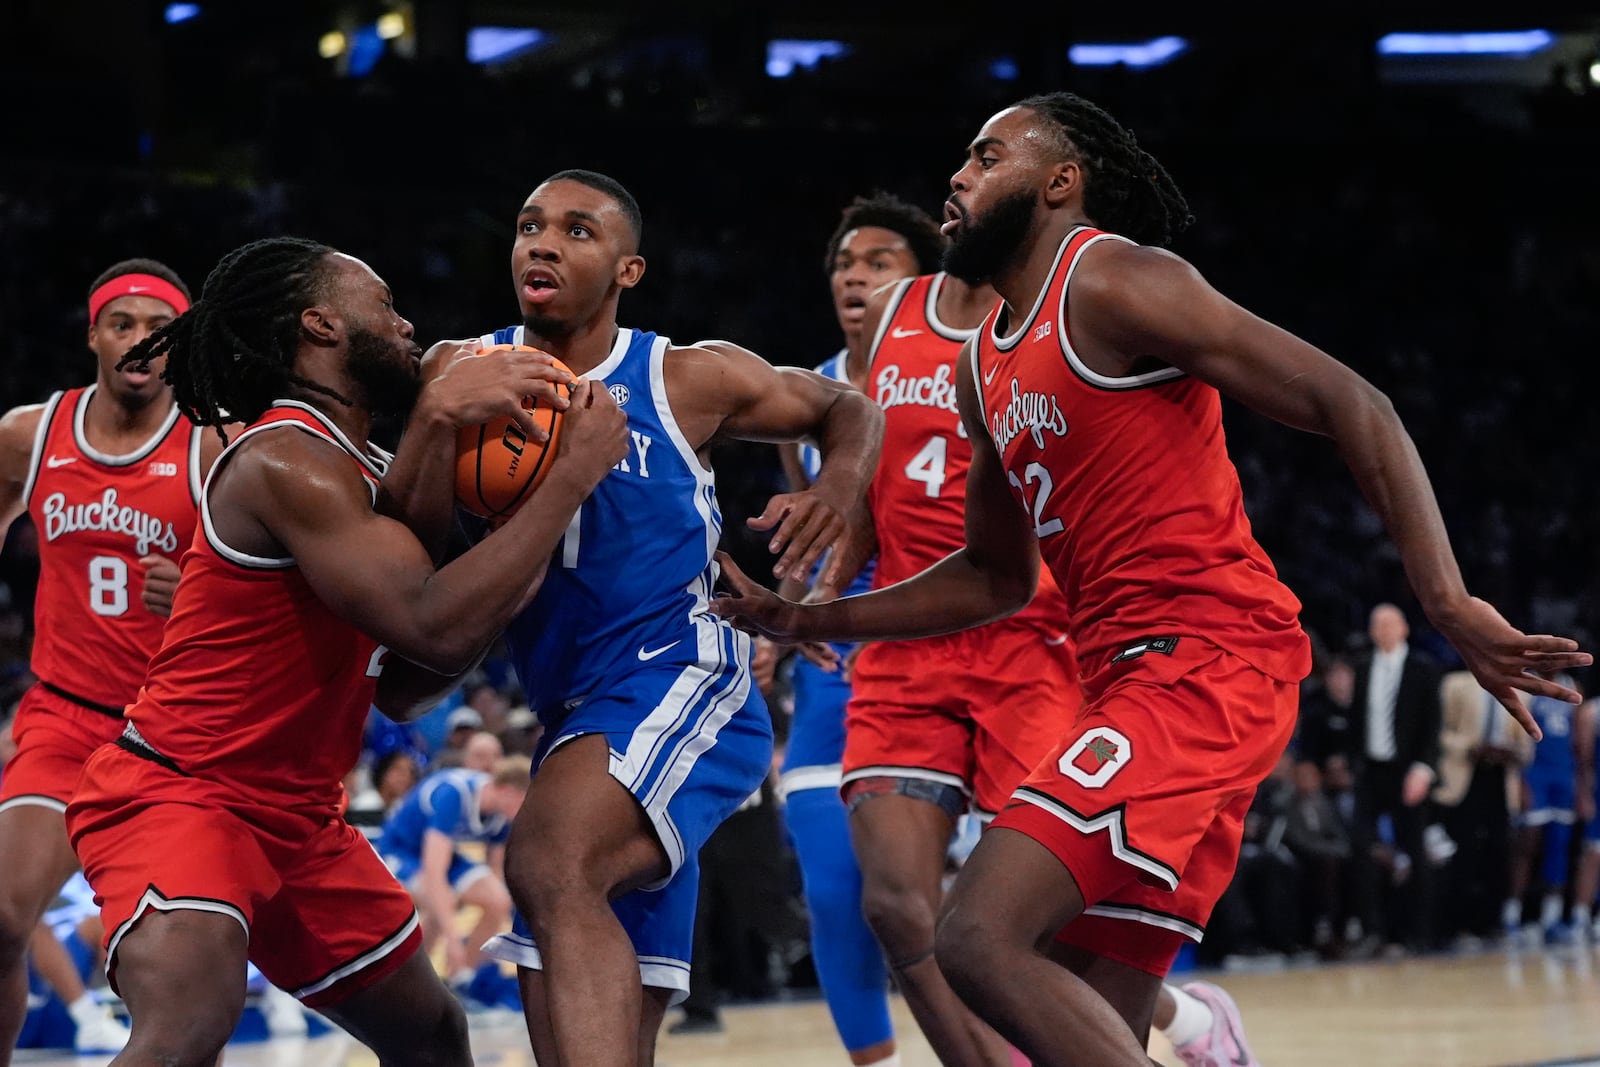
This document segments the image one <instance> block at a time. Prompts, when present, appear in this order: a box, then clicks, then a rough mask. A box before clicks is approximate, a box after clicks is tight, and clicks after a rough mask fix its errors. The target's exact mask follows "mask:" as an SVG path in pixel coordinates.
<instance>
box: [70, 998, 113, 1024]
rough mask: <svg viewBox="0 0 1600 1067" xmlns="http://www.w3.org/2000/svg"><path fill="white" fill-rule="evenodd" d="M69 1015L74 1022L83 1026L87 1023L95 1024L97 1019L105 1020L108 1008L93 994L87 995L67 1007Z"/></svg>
mask: <svg viewBox="0 0 1600 1067" xmlns="http://www.w3.org/2000/svg"><path fill="white" fill-rule="evenodd" d="M67 1014H68V1015H70V1016H72V1021H73V1022H75V1023H77V1024H78V1025H79V1026H83V1025H84V1024H86V1023H92V1022H94V1021H95V1020H96V1019H104V1018H105V1017H106V1014H107V1013H106V1006H105V1005H104V1004H102V1003H100V1002H99V1001H98V1000H96V999H94V994H93V993H85V994H84V995H83V996H81V997H79V998H78V999H77V1000H74V1001H73V1002H72V1003H71V1004H68V1005H67Z"/></svg>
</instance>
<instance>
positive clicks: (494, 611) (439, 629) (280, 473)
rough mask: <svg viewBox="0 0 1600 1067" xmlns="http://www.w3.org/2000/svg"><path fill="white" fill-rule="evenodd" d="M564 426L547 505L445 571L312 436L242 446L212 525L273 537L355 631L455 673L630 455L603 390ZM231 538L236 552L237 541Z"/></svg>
mask: <svg viewBox="0 0 1600 1067" xmlns="http://www.w3.org/2000/svg"><path fill="white" fill-rule="evenodd" d="M566 419H567V422H566V423H565V429H564V432H563V437H562V441H561V444H560V446H559V448H558V451H557V454H556V460H555V463H554V464H552V466H551V468H550V473H549V474H548V475H547V476H546V479H545V482H544V484H542V485H541V486H540V487H539V492H538V494H537V496H536V497H535V498H534V499H532V500H530V501H529V503H528V504H527V505H525V506H524V507H522V508H521V509H520V510H519V511H518V512H517V513H516V514H515V515H513V516H512V517H511V518H510V519H509V520H508V521H507V522H506V524H505V525H504V526H502V527H501V528H500V529H499V530H497V531H495V532H494V533H492V534H490V535H489V536H488V537H486V538H484V540H483V541H481V542H480V543H478V544H477V545H475V546H473V547H472V548H471V549H470V550H469V551H467V552H466V553H464V554H463V555H462V556H461V557H459V558H458V559H456V560H454V561H452V562H451V563H450V564H448V565H447V566H445V567H442V568H439V569H438V570H437V571H436V570H435V569H434V565H433V561H432V559H431V558H430V557H429V555H428V552H427V550H426V549H425V548H424V547H423V545H422V543H421V542H420V541H418V540H417V538H416V536H415V535H414V534H413V533H412V532H411V531H410V530H409V529H408V528H407V527H406V526H405V525H404V524H403V523H401V522H399V521H397V520H394V519H391V518H388V517H387V516H384V515H379V514H378V513H377V512H375V511H374V510H373V509H372V507H371V504H370V503H369V502H370V500H371V495H370V492H369V490H368V489H367V486H366V483H365V482H364V480H363V479H362V478H361V476H360V474H359V473H358V472H357V471H356V469H355V467H354V465H353V464H352V463H350V461H349V460H348V459H347V458H346V457H345V456H343V455H342V454H340V452H339V451H338V450H337V449H335V448H334V447H333V446H332V445H331V444H329V443H327V442H325V441H321V440H318V439H316V438H314V437H312V436H310V435H307V434H299V433H274V434H267V435H264V436H262V437H258V438H255V439H254V440H252V441H249V442H247V443H246V444H245V445H244V446H242V447H241V450H240V454H239V456H238V458H237V459H236V460H235V461H234V462H233V464H232V465H231V466H230V467H228V468H225V469H224V470H223V472H222V478H221V480H220V483H219V484H218V485H216V486H215V487H214V495H213V497H212V511H213V515H214V517H215V518H216V521H217V524H218V527H219V529H221V528H222V526H223V522H224V521H227V522H230V523H231V524H232V525H233V526H236V527H238V528H239V529H240V530H241V531H242V532H243V536H244V537H249V536H250V525H249V524H252V523H253V524H255V526H256V529H257V530H260V531H265V533H266V535H268V536H269V537H270V538H272V539H273V540H274V541H275V542H276V543H277V544H279V545H281V546H282V548H283V550H284V552H285V554H287V555H290V556H292V557H294V560H295V562H296V564H297V565H298V566H299V568H300V571H301V573H302V574H303V575H304V576H305V578H306V581H307V582H308V583H310V585H311V588H312V589H313V590H314V591H315V592H316V594H317V595H318V597H320V598H321V599H322V601H323V602H324V603H325V604H326V605H327V606H328V607H329V608H330V609H332V610H333V611H334V612H335V613H336V614H337V615H338V616H339V617H341V618H342V619H344V620H345V621H347V622H349V623H350V624H351V625H353V626H356V627H358V628H360V629H361V630H362V631H364V632H365V633H367V634H369V635H371V636H372V637H374V638H376V639H377V640H378V641H380V642H381V643H383V644H385V645H387V646H389V648H390V649H391V650H392V651H393V652H394V653H395V654H397V655H399V656H402V657H404V658H406V659H408V660H411V661H412V662H413V663H417V664H420V665H421V666H423V667H426V668H428V669H429V670H431V671H434V672H437V673H439V674H445V675H449V674H454V673H457V672H459V671H461V670H464V669H465V668H466V667H467V666H468V665H469V664H470V663H471V662H472V661H473V659H474V657H476V656H477V655H478V654H479V652H480V651H481V650H482V649H483V648H484V646H486V645H487V644H488V643H489V642H490V641H491V640H492V639H493V638H494V637H495V636H496V635H497V634H499V633H500V631H501V630H502V629H504V627H505V626H506V624H507V623H509V622H510V621H511V618H512V617H513V616H514V615H515V614H516V612H517V610H518V609H519V608H520V607H521V606H522V605H523V603H524V602H525V600H526V595H527V591H528V589H529V587H530V586H531V585H532V583H533V582H534V581H535V580H536V578H537V577H538V576H539V575H540V574H541V573H542V571H543V568H544V566H545V565H546V563H547V561H548V560H549V557H550V554H551V553H552V552H553V551H554V550H555V546H556V543H557V542H558V541H559V540H560V539H561V536H562V534H563V533H565V532H566V528H567V524H568V523H569V522H570V521H571V519H572V516H573V514H574V513H575V512H576V511H577V509H578V507H579V505H581V504H582V503H583V500H584V499H585V498H586V497H587V496H588V495H589V493H590V491H591V490H592V489H593V488H594V486H595V485H596V484H598V483H599V481H600V479H601V478H603V477H604V476H605V474H606V472H607V471H609V470H610V469H611V468H612V466H614V465H615V464H616V463H618V462H619V461H621V460H622V459H623V458H624V456H625V455H626V452H627V421H626V419H625V418H624V416H623V415H622V412H621V411H620V410H618V408H617V405H616V402H615V401H614V400H612V399H611V395H610V394H609V393H607V392H606V390H605V388H604V386H603V385H602V386H597V385H595V384H594V383H583V384H582V385H581V386H580V388H579V390H578V392H577V393H575V394H574V398H573V404H572V407H571V408H570V409H569V410H568V412H567V415H566ZM221 512H232V513H233V514H231V515H228V516H227V517H226V518H224V517H222V516H219V515H218V513H221ZM256 536H257V537H258V538H259V536H260V534H259V533H257V534H256ZM223 540H224V541H227V542H228V543H230V544H234V545H235V547H238V542H237V541H236V540H233V539H231V535H230V531H227V530H224V531H223Z"/></svg>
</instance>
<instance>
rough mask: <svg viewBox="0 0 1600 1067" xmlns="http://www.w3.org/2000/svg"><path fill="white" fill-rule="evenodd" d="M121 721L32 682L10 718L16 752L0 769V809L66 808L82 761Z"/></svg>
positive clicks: (111, 735) (119, 729)
mask: <svg viewBox="0 0 1600 1067" xmlns="http://www.w3.org/2000/svg"><path fill="white" fill-rule="evenodd" d="M122 727H123V722H122V720H121V719H120V718H113V717H112V716H110V715H106V714H103V713H101V712H98V711H92V710H90V709H89V708H86V707H84V706H83V705H82V704H78V703H76V702H75V701H71V700H68V699H66V698H65V697H60V696H57V695H56V694H54V693H52V692H50V691H49V690H48V689H46V688H45V687H44V686H42V685H35V686H33V687H32V688H31V689H29V690H28V691H27V692H26V693H24V694H23V696H22V701H21V703H20V704H19V705H18V706H17V715H16V718H15V719H13V720H12V723H11V738H12V740H13V741H15V742H16V745H17V754H16V755H14V756H12V757H11V760H10V762H8V763H7V764H6V766H5V770H4V771H0V811H5V810H6V809H8V808H15V807H21V806H23V805H25V804H37V805H40V806H41V807H46V808H54V809H55V810H57V811H66V810H67V801H69V800H71V799H72V790H73V788H74V787H75V786H76V785H77V784H78V775H79V773H81V772H82V771H83V765H84V763H85V762H87V761H88V759H89V757H90V756H91V755H93V753H94V750H95V749H97V748H99V747H100V746H101V745H103V744H105V743H106V742H108V741H115V740H116V739H117V737H118V736H119V735H121V733H122Z"/></svg>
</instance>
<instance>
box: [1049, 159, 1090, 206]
mask: <svg viewBox="0 0 1600 1067" xmlns="http://www.w3.org/2000/svg"><path fill="white" fill-rule="evenodd" d="M1074 195H1078V196H1082V195H1083V168H1082V167H1080V166H1078V164H1077V162H1076V161H1074V160H1070V159H1067V160H1062V161H1061V162H1060V163H1057V164H1056V165H1055V168H1054V169H1053V170H1052V171H1051V172H1050V179H1049V181H1047V182H1046V183H1045V186H1044V202H1045V203H1046V204H1047V205H1048V206H1050V207H1060V206H1061V205H1062V204H1063V203H1065V202H1066V201H1067V200H1068V199H1070V198H1071V197H1072V196H1074Z"/></svg>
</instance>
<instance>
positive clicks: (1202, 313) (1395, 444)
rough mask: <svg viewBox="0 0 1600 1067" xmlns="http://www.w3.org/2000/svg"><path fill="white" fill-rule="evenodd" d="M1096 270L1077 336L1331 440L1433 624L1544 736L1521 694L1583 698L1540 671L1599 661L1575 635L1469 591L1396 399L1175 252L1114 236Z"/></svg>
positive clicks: (1090, 274)
mask: <svg viewBox="0 0 1600 1067" xmlns="http://www.w3.org/2000/svg"><path fill="white" fill-rule="evenodd" d="M1089 257H1093V258H1092V259H1091V258H1089ZM1084 265H1085V266H1092V267H1093V269H1092V270H1080V271H1079V272H1078V276H1077V277H1076V278H1075V279H1074V281H1073V289H1072V304H1071V308H1072V330H1073V336H1074V337H1075V338H1076V337H1083V338H1090V339H1092V343H1093V344H1094V345H1095V346H1096V349H1097V350H1099V351H1108V350H1109V351H1112V352H1116V353H1136V354H1138V355H1140V356H1147V357H1150V358H1154V359H1158V360H1161V361H1164V362H1165V363H1167V364H1170V365H1171V366H1174V367H1177V368H1179V369H1180V370H1183V371H1185V372H1187V373H1188V374H1191V375H1193V376H1194V377H1196V378H1199V379H1200V380H1202V381H1205V382H1208V383H1210V384H1211V385H1213V386H1215V387H1216V388H1217V389H1218V390H1219V391H1221V392H1222V393H1225V394H1227V395H1228V396H1231V397H1234V398H1235V399H1237V400H1239V401H1241V402H1243V403H1245V404H1247V405H1249V406H1250V407H1252V408H1254V409H1255V410H1256V411H1259V412H1261V413H1262V414H1263V415H1267V416H1269V417H1270V418H1273V419H1276V420H1277V421H1279V422H1282V423H1284V424H1286V425H1289V426H1293V427H1296V428H1298V429H1301V430H1307V431H1309V432H1311V433H1317V434H1322V435H1324V436H1326V437H1330V438H1332V439H1333V441H1334V444H1335V445H1336V446H1337V448H1338V449H1339V452H1340V454H1341V455H1342V456H1343V458H1344V461H1345V463H1346V465H1348V466H1349V468H1350V471H1351V473H1352V474H1353V475H1354V477H1355V480H1356V483H1357V484H1358V485H1359V486H1360V487H1361V491H1362V492H1363V493H1364V494H1365V495H1366V498H1367V500H1368V502H1370V503H1371V505H1372V507H1373V509H1374V510H1375V511H1376V512H1377V513H1378V515H1379V516H1380V517H1381V518H1382V519H1383V523H1384V526H1385V527H1386V528H1387V529H1388V531H1389V535H1390V537H1392V538H1393V539H1394V542H1395V545H1396V547H1398V548H1399V550H1400V557H1401V560H1402V562H1403V564H1404V566H1405V570H1406V577H1407V579H1409V581H1410V583H1411V587H1412V589H1413V590H1415V591H1416V594H1417V598H1418V600H1419V601H1420V602H1421V604H1422V608H1423V610H1424V611H1425V612H1426V613H1427V615H1428V618H1429V620H1431V621H1432V623H1433V624H1434V625H1435V626H1436V627H1438V629H1439V631H1440V632H1441V633H1442V634H1444V636H1445V637H1446V638H1447V639H1449V641H1450V643H1451V645H1453V646H1454V647H1455V649H1456V651H1457V652H1458V653H1460V655H1461V658H1462V660H1463V661H1464V662H1465V664H1466V666H1467V668H1468V669H1469V670H1471V671H1472V673H1473V674H1474V675H1475V676H1476V677H1477V678H1478V681H1479V682H1480V683H1481V684H1482V685H1483V687H1484V688H1485V689H1487V690H1488V691H1489V692H1490V693H1492V694H1494V696H1495V698H1496V699H1497V700H1499V701H1500V703H1501V704H1502V705H1504V706H1505V708H1506V709H1507V710H1508V711H1510V712H1511V713H1512V714H1513V715H1514V716H1516V718H1517V721H1519V722H1520V723H1522V725H1523V727H1524V728H1525V729H1527V730H1528V732H1529V733H1530V734H1532V735H1534V736H1535V737H1537V736H1539V731H1538V727H1537V725H1536V724H1535V723H1534V721H1533V718H1532V716H1531V715H1530V714H1529V712H1528V710H1527V708H1526V707H1525V706H1524V705H1523V704H1522V702H1521V701H1520V700H1519V699H1517V694H1516V692H1515V691H1516V690H1518V689H1520V690H1524V691H1526V692H1529V693H1533V694H1536V695H1540V696H1550V697H1555V698H1557V699H1561V700H1566V701H1568V702H1570V703H1574V704H1575V703H1577V702H1578V699H1579V697H1578V694H1577V693H1575V692H1574V691H1572V690H1571V689H1568V688H1566V687H1565V686H1560V685H1557V684H1556V683H1554V682H1552V681H1549V680H1548V679H1545V678H1540V677H1536V676H1535V675H1533V674H1531V673H1529V672H1530V671H1557V670H1562V669H1565V668H1569V667H1578V666H1584V665H1587V664H1588V663H1590V662H1591V661H1592V659H1593V657H1591V656H1590V655H1589V654H1588V653H1586V652H1579V651H1578V650H1577V649H1578V645H1577V642H1575V641H1572V640H1570V639H1568V638H1565V637H1555V636H1552V635H1549V634H1525V633H1523V632H1522V631H1520V630H1518V629H1517V628H1515V627H1514V626H1512V625H1510V624H1509V623H1508V622H1506V620H1505V619H1504V618H1502V617H1501V616H1500V613H1499V612H1498V611H1496V610H1495V609H1494V608H1493V607H1492V606H1491V605H1489V604H1488V603H1485V602H1484V601H1482V600H1479V599H1478V598H1476V597H1474V596H1472V595H1470V594H1469V593H1468V592H1467V589H1466V584H1465V583H1464V581H1463V580H1462V577H1461V569H1460V567H1459V566H1458V564H1457V562H1456V558H1455V554H1454V552H1453V551H1452V550H1451V547H1450V539H1449V537H1448V535H1447V534H1446V532H1445V527H1444V520H1443V518H1442V517H1441V516H1440V514H1439V505H1438V501H1437V500H1436V499H1435V497H1434V493H1433V487H1432V485H1431V484H1430V483H1429V481H1428V475H1427V471H1426V470H1425V469H1424V468H1423V465H1422V460H1421V458H1420V457H1419V456H1418V455H1417V449H1416V445H1415V443H1414V442H1413V441H1412V439H1411V435H1410V434H1409V433H1407V432H1406V428H1405V426H1404V425H1403V424H1402V423H1401V421H1400V417H1399V416H1398V415H1397V414H1396V412H1395V410H1394V405H1393V404H1392V403H1390V401H1389V398H1388V397H1387V396H1385V395H1384V394H1383V393H1382V392H1381V391H1380V390H1379V389H1377V388H1376V387H1375V386H1373V385H1372V384H1371V383H1370V382H1368V381H1367V380H1366V379H1364V378H1362V377H1361V376H1360V375H1358V374H1356V373H1355V372H1354V371H1353V370H1351V369H1350V368H1349V367H1346V366H1345V365H1344V364H1343V363H1340V362H1339V361H1338V360H1336V359H1334V358H1333V357H1332V356H1329V355H1328V354H1327V353H1325V352H1323V351H1321V350H1320V349H1318V348H1316V347H1315V346H1313V345H1311V344H1308V343H1307V342H1305V341H1303V340H1301V339H1300V338H1298V337H1296V336H1294V335H1293V334H1291V333H1289V332H1288V331H1287V330H1284V329H1281V328H1279V327H1277V326H1274V325H1273V324H1272V323H1270V322H1267V321H1266V320H1264V319H1261V318H1258V317H1257V316H1255V315H1252V314H1251V313H1250V312H1248V311H1246V310H1244V309H1243V308H1241V307H1240V306H1239V305H1237V304H1235V303H1234V302H1233V301H1231V300H1229V299H1227V298H1226V297H1224V296H1223V295H1222V294H1221V293H1219V292H1217V291H1216V290H1215V289H1213V288H1212V287H1211V286H1210V285H1209V284H1208V283H1207V282H1206V281H1205V279H1203V278H1202V277H1201V276H1200V274H1199V272H1198V271H1196V270H1195V269H1194V268H1193V267H1192V266H1190V265H1189V264H1188V263H1186V262H1184V261H1183V260H1182V259H1179V258H1178V257H1177V256H1174V255H1172V254H1170V253H1168V252H1164V251H1161V250H1159V249H1151V248H1141V247H1136V246H1130V245H1124V244H1121V243H1120V242H1110V241H1108V242H1104V243H1103V244H1102V245H1100V246H1096V247H1094V248H1091V249H1090V250H1089V251H1088V252H1087V253H1086V254H1085V260H1084ZM1127 369H1129V370H1131V369H1133V368H1132V367H1131V366H1130V367H1129V368H1127Z"/></svg>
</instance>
